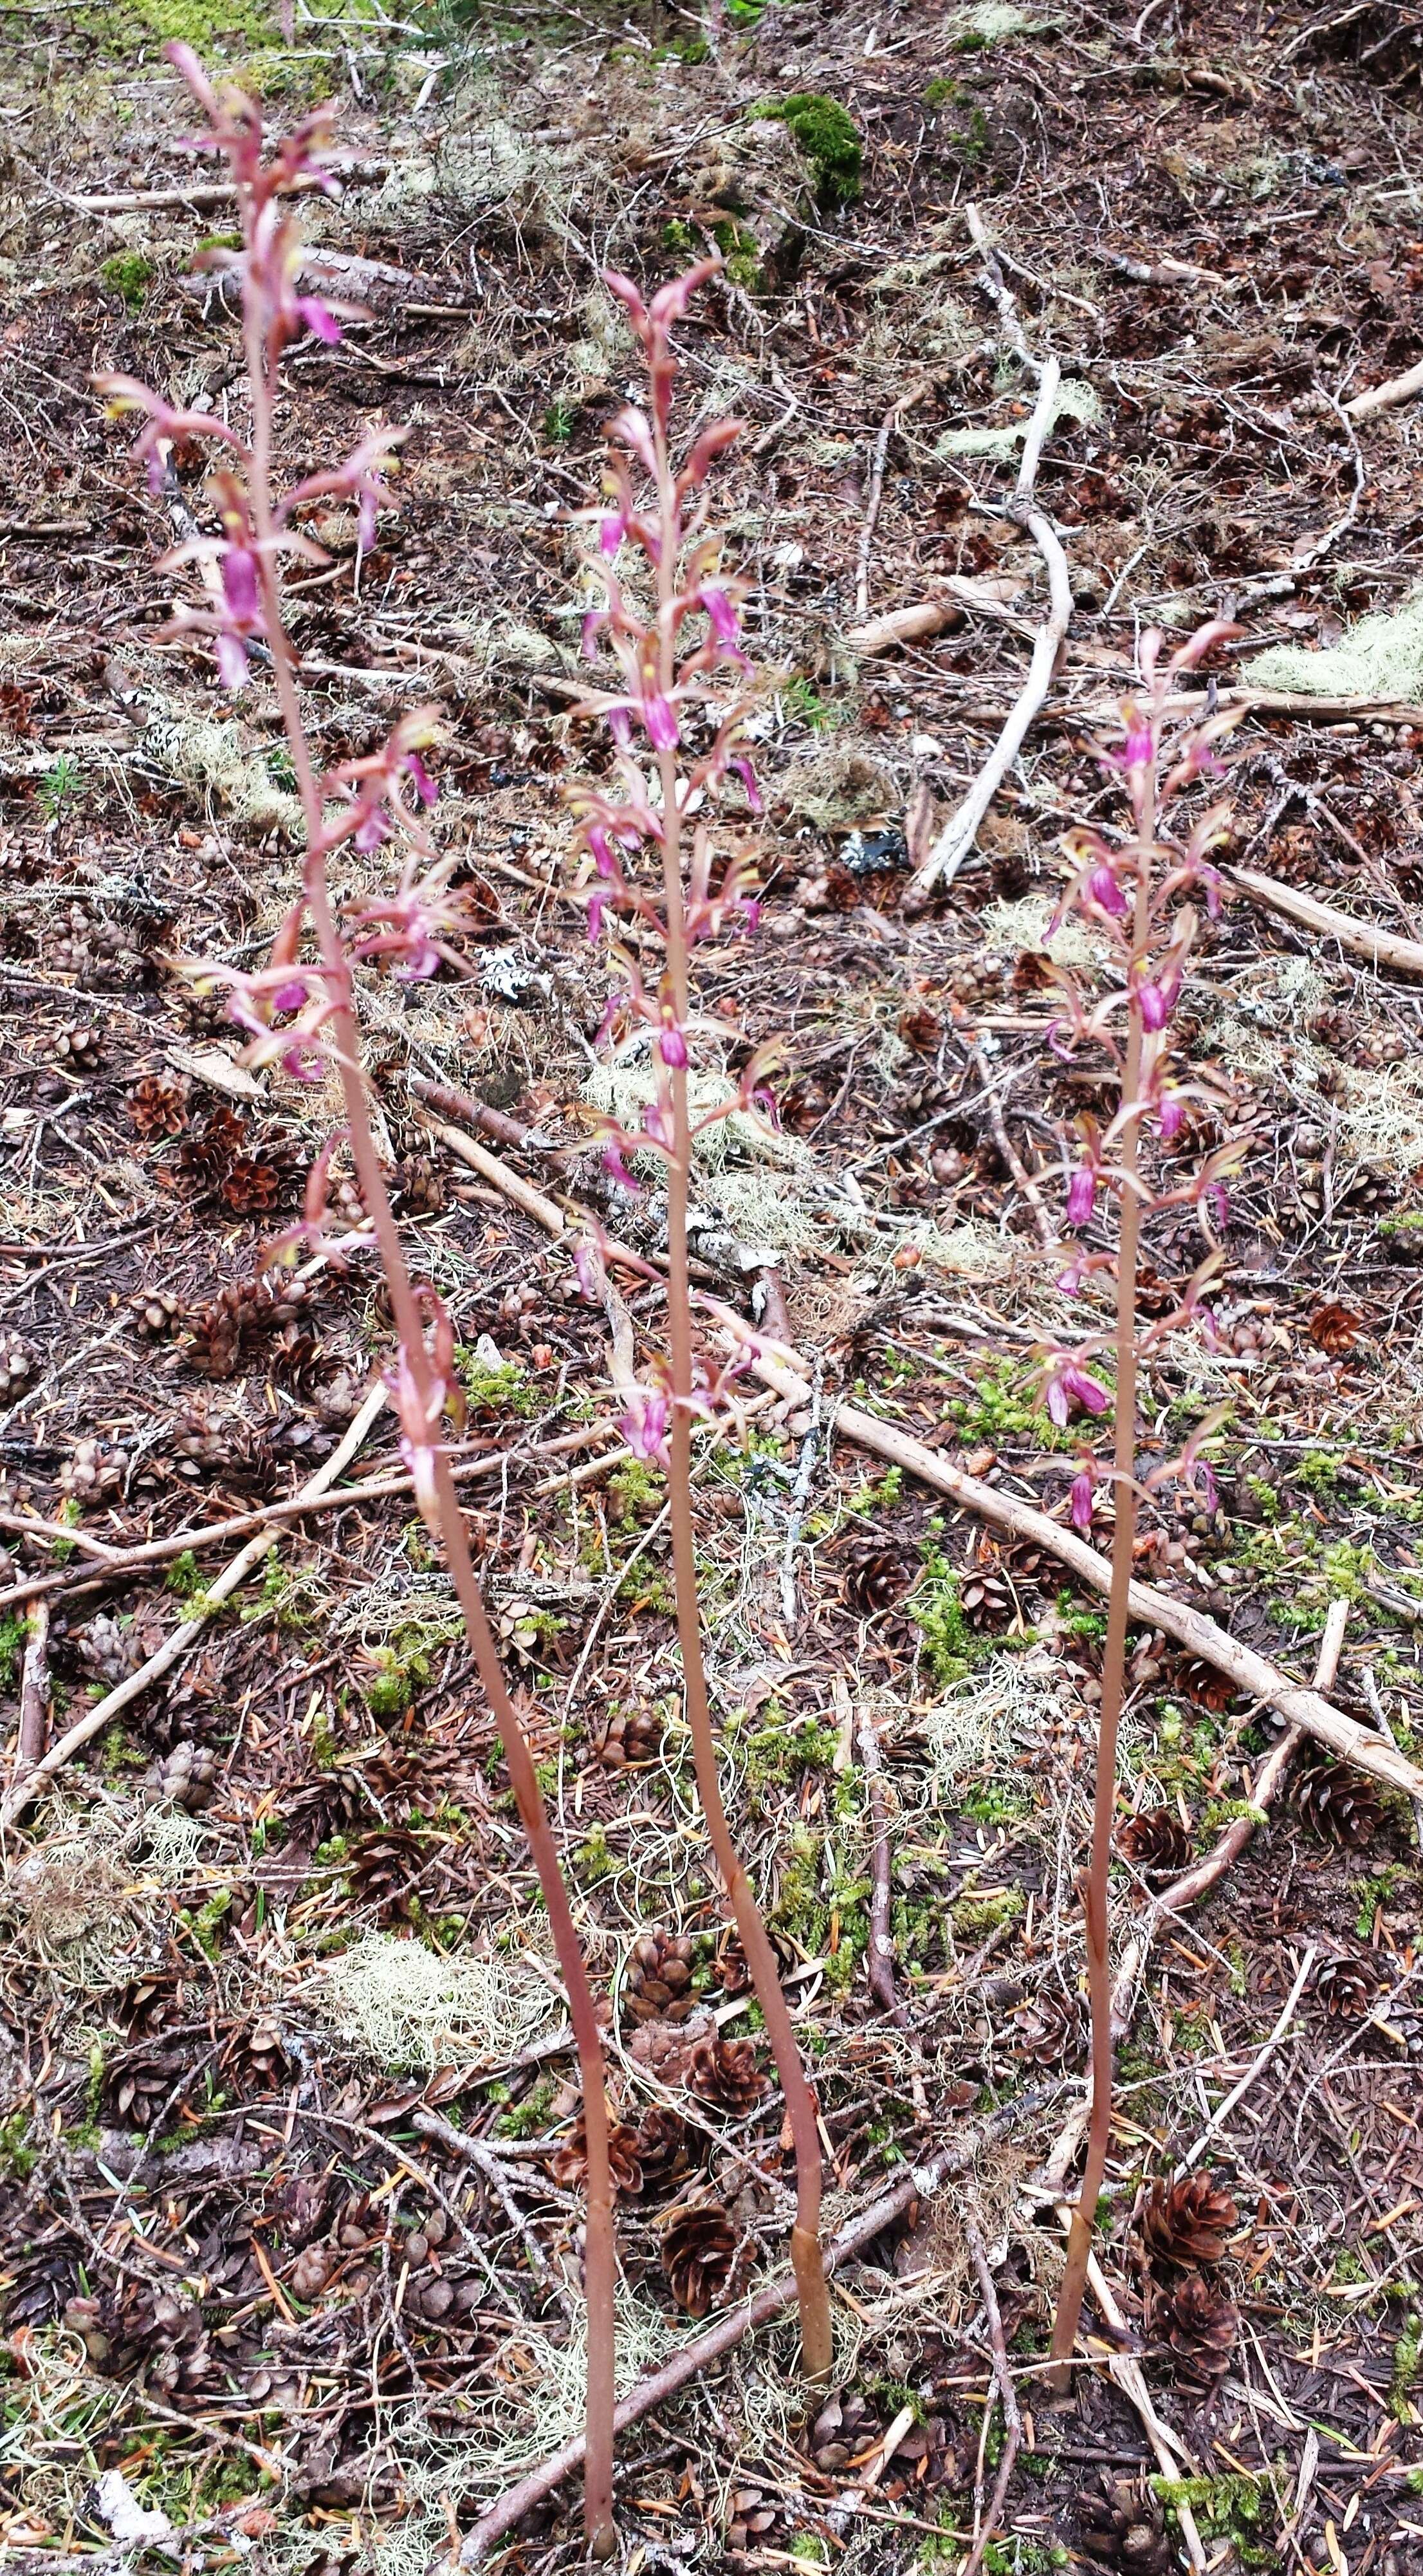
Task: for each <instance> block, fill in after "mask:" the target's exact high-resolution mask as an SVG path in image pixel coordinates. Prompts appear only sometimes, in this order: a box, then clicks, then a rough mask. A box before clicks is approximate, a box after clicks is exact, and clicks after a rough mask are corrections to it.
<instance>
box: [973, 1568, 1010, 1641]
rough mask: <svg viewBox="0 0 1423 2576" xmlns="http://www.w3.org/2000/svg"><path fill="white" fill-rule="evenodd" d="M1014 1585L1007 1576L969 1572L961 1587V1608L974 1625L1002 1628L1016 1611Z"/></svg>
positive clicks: (975, 1626)
mask: <svg viewBox="0 0 1423 2576" xmlns="http://www.w3.org/2000/svg"><path fill="white" fill-rule="evenodd" d="M1017 1607H1018V1605H1017V1603H1016V1601H1015V1600H1014V1598H1013V1586H1012V1584H1011V1583H1010V1582H1009V1581H1008V1579H1007V1577H1006V1575H1002V1574H997V1573H986V1574H982V1573H969V1574H966V1575H965V1576H964V1579H963V1583H962V1585H961V1586H960V1589H959V1608H960V1609H961V1610H962V1612H963V1614H964V1617H965V1618H966V1619H967V1621H968V1623H969V1626H970V1627H971V1628H1003V1627H1006V1626H1007V1625H1008V1623H1009V1621H1010V1620H1011V1619H1013V1618H1014V1617H1015V1615H1016V1613H1017Z"/></svg>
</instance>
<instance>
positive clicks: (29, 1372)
mask: <svg viewBox="0 0 1423 2576" xmlns="http://www.w3.org/2000/svg"><path fill="white" fill-rule="evenodd" d="M37 1365H38V1362H37V1360H36V1358H35V1354H34V1352H33V1351H32V1350H31V1348H30V1345H29V1343H28V1342H27V1341H26V1340H25V1339H24V1337H23V1335H22V1334H20V1333H0V1404H13V1403H14V1401H15V1398H16V1396H17V1395H18V1394H19V1393H20V1390H21V1388H22V1387H26V1386H28V1385H29V1382H30V1380H31V1378H32V1377H33V1376H34V1373H35V1369H36V1367H37Z"/></svg>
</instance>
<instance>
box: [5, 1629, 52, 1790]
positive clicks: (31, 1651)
mask: <svg viewBox="0 0 1423 2576" xmlns="http://www.w3.org/2000/svg"><path fill="white" fill-rule="evenodd" d="M48 1737H49V1604H48V1602H47V1601H37V1602H36V1603H35V1605H34V1608H33V1609H32V1610H31V1612H30V1616H29V1634H28V1636H27V1637H26V1639H25V1659H24V1662H23V1664H22V1665H21V1667H20V1723H19V1727H18V1729H17V1730H16V1735H15V1764H14V1771H13V1774H12V1776H11V1783H10V1785H11V1787H12V1788H14V1787H15V1785H16V1784H17V1783H18V1782H19V1781H20V1780H22V1779H23V1778H24V1776H25V1774H26V1772H27V1771H33V1769H34V1767H35V1764H36V1763H37V1762H41V1761H43V1759H44V1749H45V1745H46V1742H47V1741H48Z"/></svg>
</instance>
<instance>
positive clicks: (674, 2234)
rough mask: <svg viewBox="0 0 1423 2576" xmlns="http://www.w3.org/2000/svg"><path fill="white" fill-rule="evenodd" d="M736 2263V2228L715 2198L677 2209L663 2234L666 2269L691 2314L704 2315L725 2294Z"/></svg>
mask: <svg viewBox="0 0 1423 2576" xmlns="http://www.w3.org/2000/svg"><path fill="white" fill-rule="evenodd" d="M735 2262H736V2228H735V2224H734V2222H733V2221H732V2219H731V2218H730V2217H729V2216H728V2214H727V2212H726V2211H725V2210H724V2209H722V2208H720V2207H719V2206H718V2204H717V2203H716V2202H715V2201H693V2202H692V2203H691V2204H690V2205H689V2206H688V2207H687V2208H685V2209H679V2210H675V2211H674V2212H673V2215H672V2216H671V2218H670V2219H669V2220H668V2222H667V2226H666V2228H665V2230H664V2232H663V2237H662V2269H663V2271H664V2272H665V2273H666V2275H667V2280H668V2284H669V2286H670V2288H671V2292H672V2296H673V2298H674V2299H675V2300H676V2302H677V2305H678V2307H679V2308H684V2309H685V2310H686V2312H687V2315H688V2316H689V2317H704V2316H705V2315H706V2313H707V2310H708V2309H709V2308H710V2307H712V2306H714V2304H715V2302H716V2301H717V2300H718V2299H719V2298H720V2297H721V2294H722V2292H723V2290H724V2289H725V2288H726V2285H727V2282H728V2281H729V2280H730V2278H731V2275H732V2271H733V2268H734V2266H735Z"/></svg>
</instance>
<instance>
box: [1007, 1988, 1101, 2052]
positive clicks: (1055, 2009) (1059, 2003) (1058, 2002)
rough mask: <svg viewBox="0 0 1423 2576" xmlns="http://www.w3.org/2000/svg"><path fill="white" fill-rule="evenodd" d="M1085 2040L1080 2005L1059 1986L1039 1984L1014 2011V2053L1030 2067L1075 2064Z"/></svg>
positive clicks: (1074, 1997)
mask: <svg viewBox="0 0 1423 2576" xmlns="http://www.w3.org/2000/svg"><path fill="white" fill-rule="evenodd" d="M1084 2040H1085V2032H1084V2029H1083V2020H1082V2005H1081V2003H1080V2001H1079V1999H1078V1997H1077V1996H1076V1995H1069V1994H1064V1992H1063V1990H1062V1988H1061V1986H1059V1985H1056V1984H1053V1985H1043V1986H1041V1987H1040V1988H1039V1989H1038V1992H1037V1993H1036V1994H1034V1995H1028V1996H1026V1997H1025V1999H1024V2000H1023V2002H1022V2003H1020V2004H1019V2005H1018V2007H1017V2009H1016V2011H1015V2012H1014V2015H1013V2048H1014V2052H1015V2054H1016V2055H1017V2056H1019V2057H1026V2058H1027V2059H1028V2061H1029V2063H1030V2064H1031V2065H1033V2066H1075V2065H1076V2064H1077V2062H1078V2060H1079V2058H1080V2057H1081V2055H1082V2050H1083V2044H1084Z"/></svg>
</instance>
